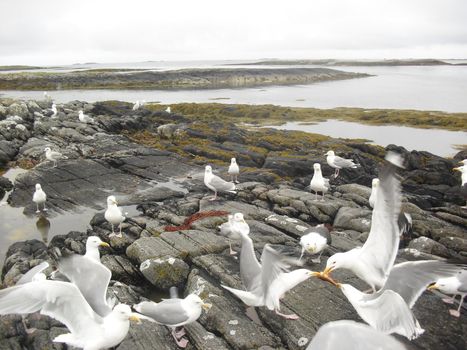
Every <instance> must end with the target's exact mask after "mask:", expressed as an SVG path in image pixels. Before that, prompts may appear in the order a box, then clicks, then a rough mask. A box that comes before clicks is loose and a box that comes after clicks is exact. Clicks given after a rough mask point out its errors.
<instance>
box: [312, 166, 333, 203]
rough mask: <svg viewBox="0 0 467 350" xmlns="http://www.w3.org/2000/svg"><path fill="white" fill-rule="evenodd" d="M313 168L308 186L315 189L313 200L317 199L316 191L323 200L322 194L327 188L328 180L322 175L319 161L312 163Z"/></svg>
mask: <svg viewBox="0 0 467 350" xmlns="http://www.w3.org/2000/svg"><path fill="white" fill-rule="evenodd" d="M313 169H314V173H313V177H312V178H311V181H310V188H311V189H312V190H313V191H315V194H316V197H315V200H318V192H321V193H322V199H323V200H324V194H325V193H326V192H327V191H328V190H329V180H328V179H325V178H324V177H323V174H322V173H321V165H320V164H319V163H315V164H313Z"/></svg>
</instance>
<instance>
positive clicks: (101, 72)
mask: <svg viewBox="0 0 467 350" xmlns="http://www.w3.org/2000/svg"><path fill="white" fill-rule="evenodd" d="M368 76H370V75H369V74H365V73H352V72H344V71H339V70H335V69H329V68H277V69H258V68H251V69H233V68H230V69H227V68H225V69H223V68H222V69H221V68H217V69H214V68H211V69H181V70H172V71H152V70H140V71H131V70H130V71H128V70H119V69H95V70H92V69H91V70H78V71H72V72H20V73H4V74H0V89H2V90H55V89H60V90H63V89H164V90H165V89H178V90H179V89H193V88H196V89H219V88H241V87H254V86H271V85H294V84H311V83H316V82H323V81H330V80H342V79H353V78H363V77H368Z"/></svg>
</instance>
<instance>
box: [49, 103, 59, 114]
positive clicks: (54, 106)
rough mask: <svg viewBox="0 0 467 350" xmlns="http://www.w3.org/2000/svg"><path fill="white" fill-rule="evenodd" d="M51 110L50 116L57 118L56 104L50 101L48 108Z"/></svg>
mask: <svg viewBox="0 0 467 350" xmlns="http://www.w3.org/2000/svg"><path fill="white" fill-rule="evenodd" d="M50 109H51V110H52V112H53V114H52V115H51V118H57V113H58V111H57V106H56V105H55V103H52V108H50Z"/></svg>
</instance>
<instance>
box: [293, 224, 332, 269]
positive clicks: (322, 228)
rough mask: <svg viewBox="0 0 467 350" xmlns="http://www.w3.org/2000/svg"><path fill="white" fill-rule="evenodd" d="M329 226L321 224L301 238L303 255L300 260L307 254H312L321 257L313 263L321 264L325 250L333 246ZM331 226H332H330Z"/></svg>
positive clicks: (313, 260)
mask: <svg viewBox="0 0 467 350" xmlns="http://www.w3.org/2000/svg"><path fill="white" fill-rule="evenodd" d="M327 225H328V224H326V225H325V224H321V225H318V226H315V227H313V228H311V229H310V230H308V233H307V234H305V235H304V236H302V237H301V238H300V245H301V246H302V253H301V255H300V258H299V260H302V257H303V254H304V253H305V252H307V253H310V254H318V253H319V256H318V257H317V258H315V259H312V260H311V261H312V262H314V263H318V264H319V263H320V262H321V255H322V254H323V251H324V249H325V248H326V247H327V246H328V245H330V244H331V234H330V233H329V229H328V226H327ZM329 226H330V225H329Z"/></svg>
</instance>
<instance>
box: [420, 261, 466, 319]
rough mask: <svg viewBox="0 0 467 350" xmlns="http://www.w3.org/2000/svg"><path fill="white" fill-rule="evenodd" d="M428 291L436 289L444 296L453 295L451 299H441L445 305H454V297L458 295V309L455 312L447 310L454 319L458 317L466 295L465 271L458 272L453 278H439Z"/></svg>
mask: <svg viewBox="0 0 467 350" xmlns="http://www.w3.org/2000/svg"><path fill="white" fill-rule="evenodd" d="M428 289H430V290H433V289H437V290H439V291H440V292H441V293H444V294H453V296H452V298H449V299H443V301H444V302H445V303H448V304H454V300H455V298H456V295H460V297H461V299H460V301H459V307H458V308H457V310H449V313H450V314H451V315H452V316H454V317H459V316H460V311H461V307H462V305H463V304H464V298H465V296H466V295H467V270H462V271H459V272H458V273H457V274H456V275H455V276H451V277H447V278H441V279H439V280H438V281H436V283H434V284H432V285H431V286H429V287H428Z"/></svg>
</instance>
